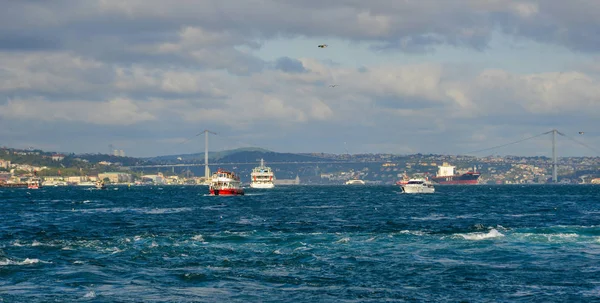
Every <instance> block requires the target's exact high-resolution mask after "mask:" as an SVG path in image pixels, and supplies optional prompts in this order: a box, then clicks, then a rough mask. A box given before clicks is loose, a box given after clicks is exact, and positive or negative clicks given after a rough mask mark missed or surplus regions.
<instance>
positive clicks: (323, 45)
mask: <svg viewBox="0 0 600 303" xmlns="http://www.w3.org/2000/svg"><path fill="white" fill-rule="evenodd" d="M318 46H319V47H320V48H326V47H327V44H319V45H318Z"/></svg>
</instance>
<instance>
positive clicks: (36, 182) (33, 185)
mask: <svg viewBox="0 0 600 303" xmlns="http://www.w3.org/2000/svg"><path fill="white" fill-rule="evenodd" d="M27 188H29V189H40V188H42V179H40V178H39V177H33V178H31V179H29V181H28V182H27Z"/></svg>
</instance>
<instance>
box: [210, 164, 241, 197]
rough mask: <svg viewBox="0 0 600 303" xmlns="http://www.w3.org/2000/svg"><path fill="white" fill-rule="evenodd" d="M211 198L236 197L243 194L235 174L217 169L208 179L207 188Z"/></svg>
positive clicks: (238, 178)
mask: <svg viewBox="0 0 600 303" xmlns="http://www.w3.org/2000/svg"><path fill="white" fill-rule="evenodd" d="M208 189H209V192H210V194H211V195H213V196H238V195H243V194H244V189H243V188H242V182H241V181H240V177H239V176H237V175H236V174H235V173H233V172H230V171H226V170H222V169H219V170H217V172H216V173H214V174H213V175H212V177H211V179H210V185H209V187H208Z"/></svg>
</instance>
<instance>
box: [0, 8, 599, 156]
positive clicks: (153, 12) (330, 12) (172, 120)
mask: <svg viewBox="0 0 600 303" xmlns="http://www.w3.org/2000/svg"><path fill="white" fill-rule="evenodd" d="M7 7H8V8H10V10H3V11H2V12H0V26H1V27H2V28H3V31H2V32H1V33H0V116H1V117H2V118H3V120H4V121H8V122H9V123H17V121H22V120H23V119H25V120H36V121H43V122H44V123H47V124H48V125H55V123H56V124H59V123H63V122H68V123H70V124H73V125H77V126H78V127H77V128H78V129H80V130H81V137H80V138H84V139H81V140H85V137H84V136H85V135H86V134H85V131H86V130H85V126H88V127H98V126H105V127H122V128H124V129H127V130H128V131H131V132H136V133H135V136H134V135H131V138H132V140H139V141H136V142H148V144H151V142H154V143H156V144H161V142H168V138H181V137H186V136H185V135H182V133H184V132H188V131H191V132H195V130H197V129H198V128H205V127H206V125H207V124H208V125H210V126H211V127H214V128H221V129H225V130H228V131H231V132H236V134H239V135H240V136H259V137H260V138H267V139H268V138H285V137H286V136H287V134H288V133H294V134H296V136H298V140H301V137H302V136H306V138H313V137H319V136H323V137H322V138H323V139H322V141H321V142H320V144H319V143H316V144H314V145H312V146H310V145H306V148H307V149H311V148H320V147H321V144H322V145H323V146H327V144H334V143H333V141H334V140H333V139H332V138H336V139H337V138H339V136H340V134H339V133H343V132H349V133H353V132H356V131H358V132H359V133H360V135H359V134H356V135H354V136H353V135H348V136H350V137H352V138H354V137H356V138H357V139H356V141H357V142H359V141H360V142H362V141H365V142H362V143H361V144H364V147H365V149H368V148H376V149H377V148H379V149H381V150H386V151H390V150H398V151H418V150H419V149H420V148H430V150H435V149H436V148H438V146H448V148H451V146H457V145H456V144H457V143H455V142H459V141H460V142H461V144H468V142H475V141H481V140H484V139H486V138H491V137H492V134H494V132H496V131H497V127H500V125H505V126H504V127H518V126H519V125H531V124H534V122H539V124H542V125H541V126H539V127H544V128H545V127H546V126H547V125H548V124H549V123H550V122H552V123H554V122H555V121H557V122H556V123H558V124H559V125H558V126H556V127H559V126H561V124H560V123H563V124H562V125H564V126H566V125H568V124H567V121H573V120H575V121H577V122H581V123H584V122H585V121H586V119H587V120H589V121H592V122H593V121H596V120H597V113H598V112H600V108H599V106H600V105H599V104H600V102H599V101H600V100H599V97H598V96H600V91H599V89H598V88H597V87H599V85H598V84H600V83H599V81H600V73H598V70H600V69H598V68H597V65H595V66H594V65H593V64H590V65H589V66H585V67H581V66H578V67H576V68H572V69H568V68H565V69H564V70H562V71H548V70H547V69H544V68H539V69H540V70H544V71H543V72H539V71H525V72H518V73H517V72H514V71H508V70H506V69H501V68H497V67H495V66H497V64H496V63H497V62H495V61H494V60H495V58H492V57H490V58H489V61H485V62H483V63H481V62H479V64H477V65H475V64H473V63H472V62H470V61H469V60H468V58H467V62H466V63H465V66H467V67H466V68H465V69H462V68H457V67H456V66H455V65H452V64H453V63H452V62H455V58H453V57H452V56H453V54H456V53H459V52H461V51H462V50H464V49H476V50H478V51H480V52H483V53H485V52H486V51H487V49H486V47H489V44H488V43H489V41H490V40H491V39H492V37H493V33H494V32H495V31H503V32H505V33H506V35H508V37H518V38H519V39H525V40H535V41H538V42H542V43H546V44H545V46H548V52H551V51H552V49H553V48H552V45H553V44H555V45H561V46H564V47H566V48H571V49H574V50H583V51H587V52H598V51H600V48H598V45H600V34H598V31H597V30H596V29H597V28H598V25H600V23H599V22H600V21H598V20H600V2H598V1H593V0H587V1H586V0H573V1H558V0H544V1H541V0H530V1H513V0H456V1H400V2H398V1H395V0H381V1H346V2H343V3H342V2H339V1H338V2H336V1H317V0H305V1H300V2H299V1H295V0H282V1H279V0H278V1H274V0H249V1H233V2H231V1H219V0H206V1H191V0H185V1H178V2H177V3H176V4H175V3H173V2H168V1H159V0H144V1H141V0H135V1H116V0H97V1H84V2H78V3H70V2H69V5H68V6H65V3H64V2H61V1H58V2H49V1H48V2H45V1H42V2H31V1H19V2H17V1H12V2H10V3H8V4H7ZM25 21H26V22H25ZM293 37H305V38H306V39H309V40H310V39H314V41H325V42H327V41H328V40H330V39H334V40H335V41H344V42H349V43H352V42H357V43H359V44H361V45H367V46H370V47H371V48H369V47H366V49H367V50H365V52H367V51H372V53H370V54H368V55H364V56H369V55H370V56H386V54H390V53H393V52H395V51H398V52H407V53H411V55H404V56H389V57H386V58H394V60H390V61H389V62H386V63H385V64H381V65H368V66H365V67H366V68H364V69H361V70H357V69H356V68H353V67H349V66H344V65H340V64H338V63H335V62H327V63H324V62H325V61H324V60H323V58H324V57H325V55H323V54H324V53H325V52H320V53H312V52H311V51H310V50H304V49H302V47H297V46H294V47H295V48H299V49H296V50H295V51H296V54H299V55H297V56H294V55H290V54H289V53H288V51H289V48H290V47H292V46H289V47H288V48H286V47H285V43H282V45H283V46H282V47H280V48H279V49H275V48H274V49H269V50H266V52H278V53H271V54H269V56H270V57H272V58H278V59H273V62H266V61H265V60H266V59H265V60H263V59H260V58H258V57H257V56H256V50H257V49H260V47H261V45H262V44H263V42H265V41H269V40H273V39H282V40H285V39H286V38H293ZM325 42H324V43H325ZM319 43H320V42H319ZM440 46H445V47H443V48H440ZM448 46H450V48H449V47H448ZM311 48H313V51H314V50H316V48H315V47H314V45H311ZM382 49H385V50H386V52H380V51H378V50H382ZM448 49H451V51H448ZM329 50H331V48H329V49H327V50H325V51H329ZM338 50H339V48H338ZM443 50H446V52H442V53H438V52H441V51H443ZM503 50H504V49H503ZM264 51H265V50H264ZM341 51H344V50H341ZM505 51H510V47H506V50H505ZM325 54H326V53H325ZM345 55H346V59H347V60H346V61H348V60H350V61H351V58H350V59H348V57H349V56H351V55H348V54H345ZM269 56H267V57H269ZM320 56H321V57H320ZM582 56H583V55H582ZM295 57H297V58H295ZM481 57H483V56H480V58H481ZM414 58H418V60H413V59H414ZM362 59H363V58H357V60H356V62H362V61H361V60H362ZM518 60H520V59H519V58H516V59H515V63H514V64H515V65H517V64H519V61H518ZM367 61H369V60H367ZM373 61H377V60H370V62H373ZM415 61H419V62H425V63H421V64H414V63H411V62H415ZM428 61H429V62H428ZM595 64H597V62H596V63H595ZM565 65H568V63H565ZM481 66H483V67H481ZM466 69H471V70H469V71H467V70H466ZM330 84H336V85H338V86H336V87H329V85H330ZM557 116H560V117H561V118H562V119H556V117H557ZM532 121H534V122H532ZM592 124H593V123H591V122H588V124H587V125H592ZM472 125H479V127H477V130H476V131H474V130H472V129H473V128H472ZM481 125H483V126H481ZM486 125H487V127H486ZM147 127H148V129H146V128H147ZM323 129H327V130H328V132H330V133H331V135H330V136H331V137H327V138H325V134H326V133H327V132H324V131H323ZM157 130H160V131H161V132H162V131H164V132H165V134H164V136H165V138H162V137H160V138H153V137H147V138H138V137H139V136H140V133H142V134H147V133H153V131H156V133H158V131H157ZM382 130H386V131H382ZM257 132H260V133H259V134H257ZM336 132H338V133H336ZM363 132H364V133H363ZM386 132H387V134H386ZM390 132H403V134H402V135H401V137H402V140H403V141H402V142H403V143H397V142H386V140H390V135H389V133H390ZM123 133H125V132H123ZM417 134H419V135H420V136H425V135H426V136H427V137H428V138H430V137H429V136H436V134H444V135H443V136H442V135H440V137H439V138H432V139H431V140H434V139H435V140H445V141H444V142H445V143H440V144H434V143H426V142H425V143H422V142H421V141H419V140H422V137H418V136H417ZM317 135H318V136H317ZM399 137H400V136H399ZM319 138H321V137H319ZM449 138H452V139H449ZM40 140H41V139H40ZM152 140H155V141H152ZM165 140H167V141H165ZM399 140H400V139H399ZM461 140H462V141H461ZM71 141H74V142H75V141H77V140H71ZM263 142H265V144H267V142H266V141H263ZM432 142H433V141H432ZM65 144H75V143H71V142H65ZM269 144H275V143H274V142H270V143H269ZM82 145H83V143H82ZM275 145H278V146H280V147H288V146H289V144H288V143H286V142H277V143H276V144H275ZM132 146H135V144H134V143H132ZM272 146H273V145H272ZM440 152H443V150H441V151H440Z"/></svg>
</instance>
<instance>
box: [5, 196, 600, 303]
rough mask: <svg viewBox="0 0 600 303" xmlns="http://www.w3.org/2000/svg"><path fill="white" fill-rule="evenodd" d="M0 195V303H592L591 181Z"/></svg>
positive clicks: (597, 258) (596, 255)
mask: <svg viewBox="0 0 600 303" xmlns="http://www.w3.org/2000/svg"><path fill="white" fill-rule="evenodd" d="M206 194H207V187H200V186H197V187H196V186H185V187H183V186H163V187H131V188H128V187H109V189H108V190H105V191H102V190H95V189H85V188H77V187H52V188H43V189H41V190H27V189H7V188H0V206H1V209H2V211H1V213H0V302H86V301H90V302H257V301H259V302H383V301H387V302H490V301H493V302H581V301H586V302H592V301H600V186H584V185H577V186H575V185H564V186H562V185H557V186H547V185H537V186H536V185H530V186H517V185H514V186H484V185H479V186H437V187H436V193H435V194H429V195H427V194H424V195H409V194H401V193H399V188H398V187H396V186H318V187H309V186H288V187H278V188H275V189H272V190H252V189H247V195H246V196H241V197H211V196H207V195H206Z"/></svg>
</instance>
